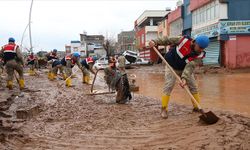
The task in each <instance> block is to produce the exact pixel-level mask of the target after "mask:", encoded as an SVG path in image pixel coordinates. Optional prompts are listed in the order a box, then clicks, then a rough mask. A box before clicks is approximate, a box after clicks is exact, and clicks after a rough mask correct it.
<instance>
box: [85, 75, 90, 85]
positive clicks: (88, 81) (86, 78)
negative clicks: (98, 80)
mask: <svg viewBox="0 0 250 150" xmlns="http://www.w3.org/2000/svg"><path fill="white" fill-rule="evenodd" d="M84 81H85V83H87V84H91V83H90V76H85V77H84Z"/></svg>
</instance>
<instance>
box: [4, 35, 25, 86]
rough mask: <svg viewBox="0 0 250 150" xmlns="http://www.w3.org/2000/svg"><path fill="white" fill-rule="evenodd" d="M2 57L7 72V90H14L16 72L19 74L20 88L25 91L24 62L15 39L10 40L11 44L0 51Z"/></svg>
mask: <svg viewBox="0 0 250 150" xmlns="http://www.w3.org/2000/svg"><path fill="white" fill-rule="evenodd" d="M0 55H3V59H4V64H5V68H6V72H7V75H8V77H7V86H6V87H7V88H9V89H10V90H11V89H13V78H14V74H15V72H14V71H17V73H18V74H19V80H18V81H19V87H20V89H21V90H22V89H24V78H23V66H24V60H23V55H22V53H21V50H20V48H19V46H18V45H17V44H15V39H14V38H12V37H11V38H9V43H8V44H7V45H4V46H3V47H2V49H1V51H0Z"/></svg>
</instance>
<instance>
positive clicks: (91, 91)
mask: <svg viewBox="0 0 250 150" xmlns="http://www.w3.org/2000/svg"><path fill="white" fill-rule="evenodd" d="M99 71H100V69H98V70H97V71H96V72H95V77H94V79H93V81H92V85H91V89H90V93H93V89H94V84H95V80H96V76H97V73H98V72H99Z"/></svg>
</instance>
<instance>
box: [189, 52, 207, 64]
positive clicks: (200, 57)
mask: <svg viewBox="0 0 250 150" xmlns="http://www.w3.org/2000/svg"><path fill="white" fill-rule="evenodd" d="M205 55H206V53H205V52H201V54H200V55H198V56H195V57H188V58H187V59H186V60H185V62H186V63H189V62H190V61H193V60H194V59H197V58H199V59H203V58H204V57H205Z"/></svg>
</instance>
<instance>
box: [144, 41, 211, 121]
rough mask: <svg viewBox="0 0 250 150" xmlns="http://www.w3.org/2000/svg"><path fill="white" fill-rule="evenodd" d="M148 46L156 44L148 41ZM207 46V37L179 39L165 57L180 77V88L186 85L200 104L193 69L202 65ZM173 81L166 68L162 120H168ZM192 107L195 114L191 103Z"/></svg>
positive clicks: (170, 73) (169, 71)
mask: <svg viewBox="0 0 250 150" xmlns="http://www.w3.org/2000/svg"><path fill="white" fill-rule="evenodd" d="M170 43H171V42H170ZM149 45H150V47H153V46H155V45H156V43H155V42H154V41H150V43H149ZM208 45H209V38H208V37H207V36H198V37H196V38H195V39H194V40H193V39H191V38H190V37H188V36H184V37H182V38H181V39H180V41H179V42H178V44H176V45H174V46H172V47H171V48H170V50H169V51H168V52H167V53H166V55H165V59H166V61H167V62H168V63H169V65H170V66H171V67H172V68H173V69H174V70H175V72H176V73H177V74H178V75H179V76H180V77H181V79H182V83H180V85H181V86H182V87H184V86H185V85H187V86H188V88H189V90H190V92H191V93H192V95H193V96H194V98H195V99H196V101H197V102H198V103H200V96H199V92H198V87H197V83H196V81H195V78H194V69H195V67H196V66H198V65H200V64H202V59H203V58H204V57H205V54H206V52H205V51H204V50H205V48H207V47H208ZM175 81H176V78H175V76H174V75H173V73H172V72H171V70H170V69H169V68H168V67H167V66H166V68H165V85H164V88H163V93H164V95H163V96H162V111H161V116H162V118H168V103H169V99H170V94H171V92H172V90H173V88H174V85H175ZM193 107H194V109H193V111H195V112H197V111H198V107H197V105H195V104H194V103H193Z"/></svg>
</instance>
